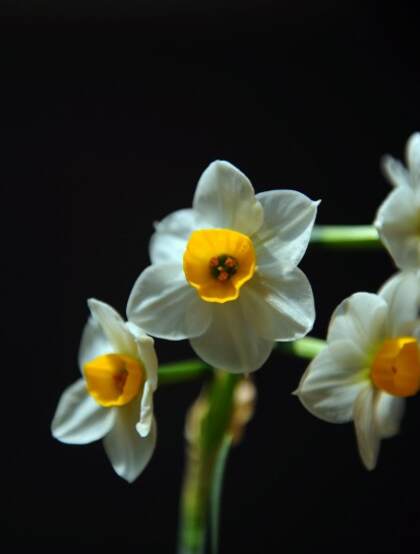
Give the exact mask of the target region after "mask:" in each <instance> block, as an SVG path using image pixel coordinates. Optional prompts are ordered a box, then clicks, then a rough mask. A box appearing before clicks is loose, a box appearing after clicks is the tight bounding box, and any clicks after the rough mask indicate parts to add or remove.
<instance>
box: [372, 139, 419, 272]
mask: <svg viewBox="0 0 420 554" xmlns="http://www.w3.org/2000/svg"><path fill="white" fill-rule="evenodd" d="M406 158H407V168H405V167H404V166H403V165H402V163H401V162H399V161H398V160H395V159H394V158H392V157H391V156H385V157H384V159H383V163H382V165H383V170H384V173H385V175H386V176H387V177H388V179H389V181H390V183H391V184H392V185H393V186H394V187H395V188H394V190H393V191H392V192H390V194H389V195H388V197H387V198H386V199H385V201H384V202H383V203H382V205H381V206H380V208H379V210H378V213H377V216H376V219H375V227H376V228H377V230H378V232H379V235H380V237H381V240H382V242H383V243H384V245H385V246H386V248H387V249H388V250H389V252H390V254H391V256H392V257H393V259H394V261H395V263H396V264H397V266H398V267H399V268H400V269H403V270H404V269H416V268H419V267H420V133H414V134H413V135H411V137H410V138H409V140H408V142H407V148H406Z"/></svg>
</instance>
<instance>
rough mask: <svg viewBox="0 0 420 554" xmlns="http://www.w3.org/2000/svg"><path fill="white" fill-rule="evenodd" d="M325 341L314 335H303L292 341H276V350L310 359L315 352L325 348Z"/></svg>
mask: <svg viewBox="0 0 420 554" xmlns="http://www.w3.org/2000/svg"><path fill="white" fill-rule="evenodd" d="M325 346H326V342H325V341H323V340H321V339H316V338H314V337H305V338H304V339H299V340H295V341H294V342H277V343H276V350H277V351H278V352H282V353H284V354H289V355H291V356H297V357H298V358H304V359H306V360H312V358H315V356H316V355H317V354H319V353H320V352H321V350H322V349H323V348H325Z"/></svg>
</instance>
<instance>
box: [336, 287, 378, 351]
mask: <svg viewBox="0 0 420 554" xmlns="http://www.w3.org/2000/svg"><path fill="white" fill-rule="evenodd" d="M387 315H388V305H387V304H386V302H385V300H384V299H383V298H381V297H380V296H378V295H377V294H370V293H367V292H357V293H355V294H353V295H352V296H350V297H349V298H346V299H345V300H344V301H343V302H341V304H339V305H338V307H337V308H336V309H335V311H334V313H333V316H332V318H331V322H330V326H329V329H328V336H327V340H328V342H329V343H332V342H333V341H336V340H349V341H351V342H353V343H354V344H355V346H356V347H357V348H358V349H359V350H360V351H361V352H369V351H370V350H371V347H372V345H375V344H376V343H377V342H378V341H380V340H382V339H383V338H385V337H384V333H385V321H386V317H387Z"/></svg>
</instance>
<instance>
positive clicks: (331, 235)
mask: <svg viewBox="0 0 420 554" xmlns="http://www.w3.org/2000/svg"><path fill="white" fill-rule="evenodd" d="M310 243H311V244H313V245H315V246H321V247H325V248H337V249H340V250H342V249H355V248H357V249H364V248H366V249H370V248H381V247H382V243H381V241H380V240H379V236H378V232H377V230H376V229H375V227H374V226H373V225H315V227H314V228H313V231H312V235H311V240H310Z"/></svg>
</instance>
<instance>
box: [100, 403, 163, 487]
mask: <svg viewBox="0 0 420 554" xmlns="http://www.w3.org/2000/svg"><path fill="white" fill-rule="evenodd" d="M137 419H138V402H131V404H128V405H127V406H123V407H121V408H119V409H118V416H117V418H116V420H115V425H114V427H113V428H112V429H111V431H110V432H109V433H108V434H107V435H106V437H105V438H104V447H105V452H106V453H107V456H108V458H109V460H110V462H111V464H112V466H113V468H114V470H115V472H116V473H117V474H118V475H119V476H120V477H122V478H123V479H125V480H126V481H128V482H129V483H132V482H133V481H134V480H135V479H136V478H137V477H138V476H139V475H140V473H141V472H142V471H143V470H144V468H145V467H146V465H147V464H148V462H149V460H150V458H151V457H152V454H153V451H154V449H155V444H156V423H155V422H154V423H153V425H152V429H151V431H150V433H149V434H148V436H147V437H145V438H142V437H140V435H139V434H138V432H137V430H136V422H137Z"/></svg>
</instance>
